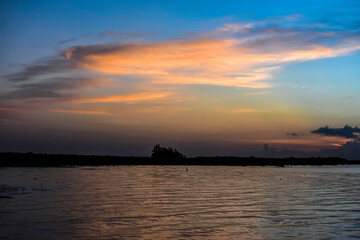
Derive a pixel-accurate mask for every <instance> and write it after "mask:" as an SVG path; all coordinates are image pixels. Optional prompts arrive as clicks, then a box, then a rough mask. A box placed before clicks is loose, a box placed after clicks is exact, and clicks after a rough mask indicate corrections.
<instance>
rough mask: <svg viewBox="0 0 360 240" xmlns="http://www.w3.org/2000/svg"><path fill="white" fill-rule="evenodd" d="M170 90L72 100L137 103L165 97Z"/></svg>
mask: <svg viewBox="0 0 360 240" xmlns="http://www.w3.org/2000/svg"><path fill="white" fill-rule="evenodd" d="M169 95H170V93H168V92H160V93H159V92H158V93H148V92H141V93H134V94H126V95H115V96H104V97H92V98H78V99H75V100H72V102H74V103H115V102H123V103H137V102H144V101H152V100H158V99H162V98H165V97H167V96H169Z"/></svg>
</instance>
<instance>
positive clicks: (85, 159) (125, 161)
mask: <svg viewBox="0 0 360 240" xmlns="http://www.w3.org/2000/svg"><path fill="white" fill-rule="evenodd" d="M354 164H360V161H358V160H346V159H343V158H338V157H327V158H324V157H310V158H293V157H289V158H259V157H234V156H229V157H221V156H217V157H194V158H178V159H163V158H151V157H125V156H104V155H73V154H42V153H13V152H2V153H0V167H63V166H111V165H113V166H117V165H184V166H194V165H199V166H277V167H285V166H306V165H308V166H323V165H354Z"/></svg>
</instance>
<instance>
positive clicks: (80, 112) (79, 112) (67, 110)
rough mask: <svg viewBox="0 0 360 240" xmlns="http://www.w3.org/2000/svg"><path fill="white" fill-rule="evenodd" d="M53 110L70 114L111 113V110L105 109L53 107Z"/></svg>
mask: <svg viewBox="0 0 360 240" xmlns="http://www.w3.org/2000/svg"><path fill="white" fill-rule="evenodd" d="M51 111H52V112H59V113H70V114H90V115H110V113H109V112H107V111H103V110H70V109H53V110H51Z"/></svg>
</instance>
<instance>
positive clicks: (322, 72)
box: [0, 0, 360, 155]
mask: <svg viewBox="0 0 360 240" xmlns="http://www.w3.org/2000/svg"><path fill="white" fill-rule="evenodd" d="M359 10H360V4H359V2H358V1H350V0H349V1H206V2H205V1H105V2H103V1H6V0H4V1H1V3H0V34H1V37H0V51H1V56H0V72H1V78H0V86H1V89H2V90H1V91H0V94H1V106H0V109H1V115H0V116H2V117H3V121H1V122H0V123H1V126H2V127H1V130H2V131H3V136H6V137H7V138H8V139H12V138H13V139H16V137H18V136H19V134H21V132H22V131H28V129H29V128H30V129H31V132H33V133H27V134H25V135H26V137H24V141H22V142H18V143H15V142H13V143H8V144H7V145H5V146H4V148H6V149H5V150H14V151H30V150H33V151H40V152H41V151H43V152H75V153H76V152H79V153H87V150H86V147H85V148H84V150H81V151H77V150H76V149H80V147H79V146H80V145H81V146H84V145H85V146H86V145H92V144H94V142H97V141H99V139H101V141H103V142H108V141H109V138H112V139H116V141H114V142H111V141H110V142H109V143H107V144H104V147H102V148H101V149H100V148H99V149H98V150H96V148H94V151H93V152H91V153H99V154H107V153H110V154H125V155H127V154H131V155H144V154H145V153H146V152H147V151H148V150H149V149H150V148H151V146H153V145H154V144H157V143H161V144H163V145H176V146H180V147H182V148H183V149H184V151H185V153H186V154H188V155H196V154H206V147H204V146H206V144H208V146H219V147H218V148H213V147H212V148H213V149H215V150H214V154H215V152H216V151H217V153H218V154H241V153H243V152H244V151H245V150H248V149H251V151H256V149H261V147H262V145H263V144H265V143H268V144H270V145H271V144H272V145H274V146H276V147H278V148H279V149H281V148H284V147H286V148H289V149H294V150H299V151H321V149H323V148H329V147H330V148H335V147H339V146H341V144H344V143H345V142H346V141H352V139H346V138H344V137H341V136H323V135H318V134H312V133H311V130H314V129H317V128H319V127H322V126H325V125H329V126H330V127H334V128H341V127H343V126H344V125H346V124H349V125H351V126H358V125H359V119H360V110H359V105H360V96H359V92H360V83H359V81H360V70H359V69H360V68H359V62H360V54H359V49H360V18H359V16H358V12H359ZM59 119H66V121H68V122H61V121H59ZM70 123H71V124H70ZM14 129H16V130H14ZM114 129H115V131H114ZM64 132H69V134H67V135H66V137H65V136H64ZM154 132H155V133H154ZM289 132H295V133H296V136H295V135H289V134H287V133H289ZM49 133H51V134H54V135H55V136H54V137H53V138H52V139H53V140H52V143H44V141H43V140H39V139H42V138H46V137H45V136H46V135H47V134H49ZM83 133H86V134H87V135H88V136H89V137H88V138H87V139H82V138H81V137H79V134H83ZM260 133H261V134H260ZM25 135H24V136H25ZM69 139H70V140H72V141H73V142H74V143H75V142H76V144H74V145H72V146H70V145H69V144H66V142H68V141H69ZM75 139H77V140H75ZM127 139H132V140H131V141H127ZM209 139H211V141H210V142H209ZM29 142H31V143H33V144H34V145H32V144H29ZM45 142H46V141H45ZM120 144H122V145H124V146H127V147H124V149H125V150H121V151H120V150H119V148H116V147H114V146H117V145H120ZM196 144H198V146H199V147H198V148H196V147H194V145H195V146H196ZM50 145H51V146H62V147H61V148H57V147H51V146H50ZM136 146H141V147H139V148H140V149H141V150H139V148H138V147H136ZM129 149H133V150H129ZM134 149H136V150H134ZM194 149H199V150H198V151H197V150H194Z"/></svg>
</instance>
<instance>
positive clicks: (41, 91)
mask: <svg viewBox="0 0 360 240" xmlns="http://www.w3.org/2000/svg"><path fill="white" fill-rule="evenodd" d="M92 82H94V79H92V78H74V77H73V78H70V77H57V78H50V79H46V82H37V83H24V84H19V85H16V86H14V87H13V89H14V90H13V91H10V92H6V93H5V94H4V95H3V96H2V98H3V99H32V98H52V99H69V98H73V97H75V95H74V94H72V93H71V90H73V89H78V88H82V87H83V86H86V85H89V84H91V83H92Z"/></svg>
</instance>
